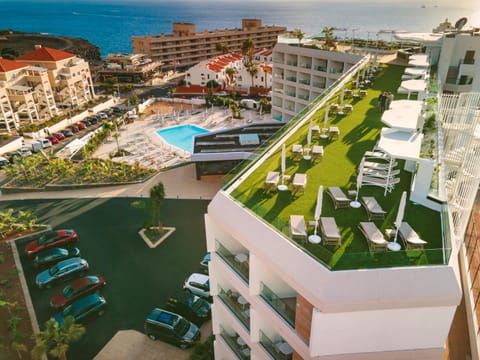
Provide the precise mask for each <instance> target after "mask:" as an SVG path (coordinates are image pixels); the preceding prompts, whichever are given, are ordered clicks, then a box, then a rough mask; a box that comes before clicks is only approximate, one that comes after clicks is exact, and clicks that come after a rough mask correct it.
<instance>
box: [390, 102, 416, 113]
mask: <svg viewBox="0 0 480 360" xmlns="http://www.w3.org/2000/svg"><path fill="white" fill-rule="evenodd" d="M422 107H423V101H420V100H393V101H392V102H391V103H390V110H395V109H415V110H416V111H418V113H420V112H421V111H422Z"/></svg>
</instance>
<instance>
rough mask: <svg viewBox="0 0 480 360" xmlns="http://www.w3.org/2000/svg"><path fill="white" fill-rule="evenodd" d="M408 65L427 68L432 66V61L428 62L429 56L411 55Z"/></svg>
mask: <svg viewBox="0 0 480 360" xmlns="http://www.w3.org/2000/svg"><path fill="white" fill-rule="evenodd" d="M408 65H409V66H415V67H422V68H427V67H429V66H430V63H429V62H428V58H421V57H418V58H413V59H412V57H410V59H409V60H408Z"/></svg>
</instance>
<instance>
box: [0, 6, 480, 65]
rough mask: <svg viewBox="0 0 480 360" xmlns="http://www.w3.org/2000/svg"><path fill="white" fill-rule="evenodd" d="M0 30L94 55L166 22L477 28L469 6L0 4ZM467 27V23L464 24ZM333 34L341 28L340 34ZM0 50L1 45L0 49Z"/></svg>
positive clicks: (360, 32)
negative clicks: (89, 49)
mask: <svg viewBox="0 0 480 360" xmlns="http://www.w3.org/2000/svg"><path fill="white" fill-rule="evenodd" d="M0 6H1V8H2V21H1V22H0V24H1V25H0V26H1V27H2V29H12V30H16V31H21V32H38V33H46V34H51V35H60V36H62V35H63V36H72V37H80V38H83V39H86V40H88V41H89V42H91V43H92V44H94V45H96V46H98V47H100V50H101V54H102V56H103V57H104V56H106V55H107V54H109V53H129V52H132V47H131V40H130V38H131V37H132V36H140V35H157V34H162V33H171V32H172V23H173V22H193V23H195V26H196V30H197V31H203V30H216V29H225V28H240V27H241V20H242V19H243V18H256V19H261V20H262V24H263V25H281V26H286V27H287V29H288V30H293V29H296V28H298V29H301V30H302V31H303V32H305V33H306V35H307V36H309V35H319V34H321V31H322V29H323V28H324V27H325V26H329V27H330V26H332V27H335V28H337V29H339V30H337V31H336V32H335V35H336V36H337V37H338V38H340V39H343V38H345V37H346V38H348V39H351V38H352V37H354V38H363V39H375V38H376V36H377V34H378V33H379V32H380V34H379V35H378V36H379V38H380V39H383V40H387V41H388V40H391V39H393V38H392V35H391V32H392V31H407V32H430V31H431V30H432V29H433V28H434V27H436V26H437V25H438V24H439V23H440V22H442V21H444V20H445V19H446V18H448V19H449V21H450V22H452V23H455V21H456V20H458V19H459V18H461V17H467V18H468V19H469V20H470V21H473V22H476V23H473V25H475V26H480V9H478V7H479V6H478V5H473V1H472V2H471V1H470V0H466V1H457V2H455V3H453V4H452V3H450V2H446V1H441V0H440V1H431V0H429V1H425V2H423V3H420V2H418V1H408V0H407V1H399V0H385V1H382V2H379V1H375V0H373V1H372V0H370V1H365V2H359V1H355V0H343V1H332V0H328V1H305V0H301V1H297V2H295V3H293V2H289V1H272V0H259V1H251V0H247V1H242V2H239V1H220V0H217V1H215V0H207V1H192V0H177V1H175V2H172V1H165V0H163V1H154V0H150V1H148V0H147V1H146V0H140V1H125V0H123V1H118V0H117V1H113V0H98V1H81V0H77V1H55V0H30V1H11V0H7V1H3V0H0ZM469 23H470V22H469ZM340 29H341V30H340ZM0 46H1V43H0Z"/></svg>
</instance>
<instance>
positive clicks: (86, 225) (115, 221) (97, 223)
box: [0, 198, 208, 360]
mask: <svg viewBox="0 0 480 360" xmlns="http://www.w3.org/2000/svg"><path fill="white" fill-rule="evenodd" d="M134 200H138V199H133V198H115V199H106V198H103V199H95V198H92V199H60V200H58V199H57V200H28V201H27V200H23V201H20V200H19V201H9V202H8V203H6V202H2V203H0V207H1V208H6V207H14V208H16V209H23V210H24V209H29V210H32V211H33V212H34V213H35V214H36V215H37V216H38V218H39V222H40V223H44V224H50V225H52V227H54V228H73V229H75V230H76V231H77V233H78V237H79V241H78V243H77V246H78V248H79V249H80V251H81V256H82V257H83V258H84V259H86V260H87V261H88V263H89V265H90V270H89V271H88V274H101V275H102V276H103V277H104V278H105V280H106V281H107V286H106V287H105V288H104V290H103V296H104V297H105V299H106V300H107V302H108V306H107V310H106V313H105V314H104V315H103V316H102V317H101V318H96V317H93V318H91V319H89V320H88V321H86V322H85V327H86V330H87V331H86V333H85V335H84V336H83V337H82V339H81V340H80V341H79V342H77V343H73V344H72V346H71V350H70V351H69V354H68V358H69V359H82V360H83V359H91V358H93V357H94V356H95V354H97V353H98V352H99V351H100V350H101V349H102V347H103V346H104V345H105V344H106V343H107V342H108V341H109V340H110V339H111V338H112V337H113V336H114V335H115V333H116V332H117V331H118V330H126V329H133V330H138V331H142V332H143V321H144V319H145V317H146V315H147V314H148V313H149V312H150V310H151V309H152V308H154V307H161V306H162V305H163V304H164V302H165V301H166V300H167V298H168V297H169V296H170V295H171V294H173V293H174V292H175V291H177V290H179V289H181V287H182V284H183V281H184V280H185V278H186V277H187V276H188V275H189V274H191V273H192V272H195V271H198V270H199V261H200V260H201V258H202V257H203V255H204V253H205V235H204V234H205V231H204V221H203V215H204V213H205V212H206V207H207V204H208V201H205V200H174V199H165V200H164V201H163V202H162V219H163V224H164V225H165V226H174V227H176V231H175V232H174V233H173V235H171V236H170V237H169V238H168V239H167V240H165V241H164V242H163V243H162V244H161V245H160V246H158V247H157V248H155V249H150V248H148V247H147V245H146V244H145V243H144V242H143V240H142V239H141V238H140V236H139V235H138V230H139V229H140V228H141V227H142V225H143V223H144V221H145V220H146V219H147V218H148V214H147V213H145V212H144V210H141V209H137V208H134V207H133V206H132V205H131V203H132V201H134ZM24 247H25V244H21V243H19V244H18V248H19V251H20V254H21V260H22V264H23V266H24V271H25V277H26V280H27V284H28V286H29V289H30V293H31V297H32V301H33V304H34V308H35V312H36V314H37V318H38V321H39V324H40V326H42V325H43V324H44V322H45V321H46V320H48V319H49V318H50V317H51V316H52V315H53V312H52V310H51V309H50V308H49V300H50V297H51V296H52V295H53V294H54V293H56V292H57V291H59V290H60V289H61V288H63V286H64V284H59V285H57V286H54V287H53V288H52V289H47V290H39V289H38V288H37V287H36V285H35V276H36V274H37V273H38V270H36V269H35V268H34V267H33V265H32V262H31V259H28V258H27V257H26V256H25V255H24V251H23V250H24Z"/></svg>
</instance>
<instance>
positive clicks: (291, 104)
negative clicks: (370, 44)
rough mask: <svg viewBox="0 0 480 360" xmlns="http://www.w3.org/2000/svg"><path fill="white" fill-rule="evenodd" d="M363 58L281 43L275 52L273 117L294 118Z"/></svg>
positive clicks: (281, 118)
mask: <svg viewBox="0 0 480 360" xmlns="http://www.w3.org/2000/svg"><path fill="white" fill-rule="evenodd" d="M360 59H361V56H359V55H354V54H348V53H344V52H338V51H325V50H320V49H318V48H309V47H304V46H302V47H300V46H296V45H294V44H288V43H282V42H279V43H278V44H277V45H275V48H274V49H273V77H272V78H273V80H272V116H273V118H274V119H277V120H280V121H288V120H290V119H292V118H293V117H294V116H295V115H296V114H297V113H299V112H300V111H301V110H303V109H304V108H305V107H306V106H308V105H309V104H310V103H311V102H312V101H313V100H314V99H315V98H317V97H318V96H319V95H321V94H322V93H323V92H325V91H326V90H327V89H328V88H329V87H330V86H332V84H334V83H335V82H336V81H337V80H338V79H339V78H340V77H341V76H342V75H343V74H344V73H345V72H347V71H348V70H349V69H350V68H351V67H352V66H353V65H354V64H356V63H357V62H358V61H359V60H360Z"/></svg>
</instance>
